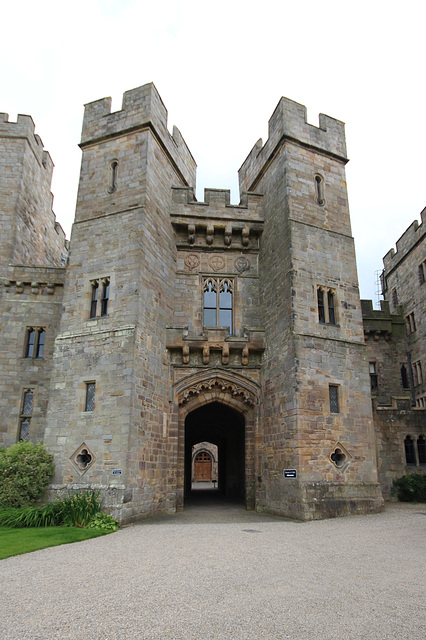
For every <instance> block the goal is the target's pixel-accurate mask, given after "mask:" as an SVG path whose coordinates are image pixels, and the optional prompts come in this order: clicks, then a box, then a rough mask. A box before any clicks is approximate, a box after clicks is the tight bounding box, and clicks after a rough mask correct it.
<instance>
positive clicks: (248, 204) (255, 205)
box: [172, 187, 263, 220]
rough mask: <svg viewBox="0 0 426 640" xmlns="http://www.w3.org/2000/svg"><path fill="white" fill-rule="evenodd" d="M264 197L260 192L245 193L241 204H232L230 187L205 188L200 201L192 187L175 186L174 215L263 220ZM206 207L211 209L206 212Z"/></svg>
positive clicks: (173, 196) (173, 193)
mask: <svg viewBox="0 0 426 640" xmlns="http://www.w3.org/2000/svg"><path fill="white" fill-rule="evenodd" d="M262 198H263V196H262V195H261V194H258V193H243V194H242V195H241V200H240V203H239V204H230V202H231V192H230V190H229V189H204V202H198V201H197V199H196V197H195V195H194V189H193V188H191V187H173V189H172V202H173V208H172V216H176V215H185V214H186V215H191V216H200V217H206V216H207V217H211V216H213V217H216V218H230V219H232V220H235V219H237V218H244V219H250V220H263V217H262ZM206 207H209V208H210V211H209V212H208V213H207V212H206V209H205V208H206Z"/></svg>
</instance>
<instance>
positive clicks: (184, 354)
mask: <svg viewBox="0 0 426 640" xmlns="http://www.w3.org/2000/svg"><path fill="white" fill-rule="evenodd" d="M182 363H183V364H189V346H188V345H187V344H184V345H183V347H182Z"/></svg>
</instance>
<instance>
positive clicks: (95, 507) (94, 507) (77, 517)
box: [58, 490, 102, 527]
mask: <svg viewBox="0 0 426 640" xmlns="http://www.w3.org/2000/svg"><path fill="white" fill-rule="evenodd" d="M58 502H59V504H60V505H61V509H62V522H63V524H65V525H69V526H72V527H85V526H87V525H88V524H89V522H90V521H91V520H92V519H93V518H94V517H95V516H96V514H98V513H99V512H100V511H101V510H102V500H101V499H100V498H99V491H91V490H87V491H80V492H78V493H69V494H68V496H66V497H64V498H61V499H60V500H59V501H58Z"/></svg>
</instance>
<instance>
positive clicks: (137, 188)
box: [0, 84, 426, 522]
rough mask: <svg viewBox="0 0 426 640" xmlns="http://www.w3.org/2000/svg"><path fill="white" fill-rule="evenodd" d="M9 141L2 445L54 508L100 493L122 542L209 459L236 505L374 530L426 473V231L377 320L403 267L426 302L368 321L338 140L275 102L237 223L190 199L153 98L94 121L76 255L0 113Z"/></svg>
mask: <svg viewBox="0 0 426 640" xmlns="http://www.w3.org/2000/svg"><path fill="white" fill-rule="evenodd" d="M0 142H1V145H2V154H1V163H2V164H1V172H2V176H1V180H2V182H1V192H0V198H1V200H0V204H1V210H0V212H1V232H2V233H1V243H0V257H1V272H0V278H1V287H0V313H1V318H2V324H1V331H0V342H1V345H0V347H1V352H0V411H1V423H0V436H1V438H2V441H3V444H4V445H8V444H11V443H13V442H15V441H16V440H17V439H30V440H42V441H43V442H44V443H45V444H46V446H47V448H48V449H49V451H51V452H52V453H53V454H54V457H55V467H56V473H55V478H54V482H53V485H52V487H51V491H52V492H55V491H56V492H57V491H62V490H63V489H65V488H81V487H96V488H100V489H101V490H102V492H103V493H104V495H105V497H106V499H107V504H108V505H109V506H110V508H111V509H112V510H113V512H114V514H115V515H116V516H117V517H119V518H120V519H121V520H122V521H123V522H126V521H132V520H134V519H136V518H140V517H145V516H151V515H156V514H160V513H171V512H174V511H176V510H179V509H182V508H184V504H185V498H186V496H187V495H188V493H189V491H190V490H191V480H192V469H193V467H192V465H193V452H194V447H195V448H196V447H197V446H198V445H199V444H200V443H207V444H210V445H212V446H214V447H216V449H215V451H216V452H217V460H216V464H217V481H218V491H220V492H221V493H222V494H223V495H224V496H228V497H232V498H237V499H240V500H241V501H242V502H243V503H244V504H245V505H246V506H247V508H252V509H257V510H258V511H267V512H270V513H276V514H281V515H285V516H289V517H294V518H298V519H302V520H309V519H314V518H323V517H330V516H337V515H344V514H348V513H369V512H374V511H377V510H380V509H381V508H382V506H383V492H384V494H385V495H386V494H387V492H388V491H389V485H390V483H391V480H392V477H395V475H401V474H402V473H404V472H406V470H407V468H409V467H411V468H412V467H413V462H412V460H414V463H415V464H414V466H415V467H416V468H418V469H422V468H424V467H423V466H422V465H425V463H426V460H425V459H424V437H425V431H426V429H425V426H424V416H425V410H424V404H422V402H423V400H424V397H425V395H426V389H425V386H424V384H423V378H422V371H421V365H422V361H423V363H424V357H425V353H424V349H425V347H424V344H425V341H424V331H425V330H424V322H423V324H422V321H424V309H425V302H424V301H425V287H426V285H424V286H422V284H423V282H424V278H423V281H422V282H421V283H420V267H421V268H422V269H424V272H423V274H424V275H426V264H425V262H424V260H425V254H424V243H423V240H424V235H425V234H424V224H423V223H422V224H421V225H420V226H419V225H417V226H416V228H415V229H414V228H413V230H412V234H411V236H413V235H414V236H415V237H414V240H413V238H412V237H411V236H410V238H406V240H404V243H403V244H404V246H402V245H401V247H398V251H397V252H396V253H395V252H393V255H392V256H391V255H389V256H388V258H387V262H386V259H385V271H384V275H383V290H384V294H385V298H386V300H388V299H389V295H390V296H392V295H394V294H393V290H394V289H397V288H398V286H399V285H398V283H396V284H395V282H394V280H395V273H399V274H400V276H399V277H400V278H401V277H402V275H403V271H404V270H406V266H407V265H408V264H411V263H412V264H413V265H414V264H415V266H416V277H417V280H416V283H417V284H413V285H412V286H413V287H414V288H415V289H416V295H415V296H414V298H412V297H407V291H408V290H407V285H406V284H404V286H403V287H402V288H401V290H400V294H399V295H400V300H399V301H398V304H397V306H395V308H392V309H390V307H389V303H384V304H385V306H384V307H382V311H381V312H376V311H373V310H372V307H371V308H370V307H369V306H368V303H367V304H364V307H362V306H361V301H360V297H359V290H358V279H357V271H356V260H355V251H354V243H353V238H352V235H351V226H350V218H349V207H348V197H347V190H346V180H345V164H346V162H347V155H346V142H345V134H344V125H343V123H342V122H340V121H338V120H335V119H333V118H330V117H328V116H324V115H320V119H319V127H315V126H312V125H310V124H307V122H306V110H305V108H304V107H303V106H302V105H300V104H297V103H295V102H292V101H291V100H288V99H286V98H282V99H281V100H280V101H279V103H278V105H277V107H276V109H275V111H274V113H273V115H272V117H271V119H270V121H269V137H268V140H267V141H266V142H265V143H264V144H263V143H262V141H258V142H257V143H256V145H255V146H254V147H253V149H252V151H251V152H250V154H249V155H248V157H247V158H246V160H245V161H244V162H243V164H242V166H241V168H240V170H239V183H240V194H241V199H240V203H239V204H238V205H231V204H230V194H229V191H226V190H219V189H206V190H205V195H204V202H198V201H197V199H196V197H195V180H196V164H195V161H194V158H193V157H192V155H191V152H190V151H189V149H188V147H187V145H186V143H185V141H184V139H183V137H182V135H181V134H180V132H179V130H178V129H177V128H174V129H173V133H172V134H170V133H169V131H168V129H167V111H166V109H165V107H164V104H163V103H162V101H161V98H160V96H159V94H158V92H157V90H156V88H155V86H154V85H153V84H148V85H145V86H142V87H139V88H137V89H134V90H132V91H128V92H126V93H125V94H124V97H123V105H122V109H121V110H120V111H117V112H115V113H111V102H110V99H102V100H98V101H96V102H93V103H90V104H88V105H86V107H85V113H84V121H83V128H82V137H81V142H80V147H81V150H82V164H81V174H80V182H79V188H78V197H77V206H76V214H75V221H74V225H73V229H72V234H71V240H70V242H69V243H68V241H66V240H65V236H64V234H63V232H62V229H61V227H60V225H59V224H58V223H57V222H56V221H55V217H54V214H53V212H52V208H51V194H50V181H51V174H52V168H53V165H52V162H51V159H50V157H49V155H48V153H47V152H46V151H45V150H44V149H43V145H42V142H41V140H40V138H39V137H38V136H37V135H35V134H34V124H33V122H32V120H31V118H30V117H29V116H19V117H18V121H17V122H16V123H11V122H9V121H8V117H7V114H0ZM413 242H414V244H413ZM421 251H423V254H422V255H421V253H420V252H421ZM407 255H408V256H409V257H407ZM404 256H405V257H404ZM410 256H411V257H410ZM422 256H423V257H422ZM417 263H418V264H417ZM404 274H405V271H404ZM407 274H408V275H406V276H404V277H406V278H407V279H409V274H410V272H409V269H408V270H407ZM419 283H420V284H419ZM389 291H390V292H391V293H390V294H389V295H388V292H389ZM404 296H406V301H405V302H404ZM413 300H415V309H414V308H413V309H411V307H410V305H411V306H412V305H413V304H414V302H413ZM394 302H395V301H394ZM386 304H388V306H387V307H386ZM395 305H396V302H395ZM363 313H364V318H363ZM380 313H381V314H382V316H380V317H379V316H378V315H377V314H380ZM404 317H405V320H404ZM415 322H417V325H415V324H414V323H415ZM401 323H403V324H402V325H401ZM414 326H415V327H416V328H414ZM407 331H410V333H409V335H408V337H407V335H406V332H407ZM410 336H411V338H410ZM413 336H414V337H413ZM366 338H367V339H366ZM407 340H409V341H410V345H411V347H410V350H408V349H407ZM414 343H415V348H414V347H413V345H414ZM408 352H410V354H412V353H414V357H415V361H412V356H411V355H410V357H408ZM395 357H396V358H397V362H396V364H395V365H394V366H393V365H392V367H390V368H388V363H389V362H391V361H393V360H392V358H393V359H394V358H395ZM373 365H374V367H373ZM413 367H414V369H413ZM404 368H405V372H406V374H407V376H408V378H407V379H409V383H408V386H406V385H405V382H406V379H405V378H402V377H401V376H402V375H403V372H404ZM412 371H415V372H416V374H415V375H416V380H415V382H416V384H415V385H414V379H413V378H412ZM410 376H411V377H410ZM381 390H383V394H382V396H381V395H380V392H381ZM372 394H373V400H374V402H375V403H376V404H374V403H373V404H372ZM385 395H386V398H385V397H384V396H385ZM391 396H392V397H393V398H394V399H393V400H391ZM413 402H414V405H416V403H417V407H416V406H413ZM392 403H393V404H392ZM398 403H399V404H398ZM401 403H402V404H401ZM404 403H405V404H404ZM402 406H404V407H405V409H404V410H402V409H401V407H402ZM386 412H387V413H386ZM390 414H392V421H391V423H392V429H393V431H392V433H391V435H389V434H390V430H389V424H390V423H389V420H388V418H387V417H386V416H388V417H389V416H390ZM395 416H396V417H395ZM395 419H396V422H395ZM395 425H396V426H395ZM407 429H409V433H408V432H407V433H405V431H406V430H407ZM407 437H410V438H411V440H412V445H413V446H412V447H411V444H410V442H411V441H410V442H409V441H407ZM422 438H423V440H422ZM407 443H408V444H407ZM407 447H408V449H409V448H410V447H411V448H414V449H413V450H414V454H413V455H414V458H413V457H410V456H408V458H407V450H408V449H407ZM199 449H200V450H201V449H202V448H199ZM202 450H203V451H207V453H208V449H206V447H204V449H202ZM210 451H212V449H210ZM206 455H207V454H206ZM209 455H210V454H209ZM206 459H207V458H206ZM409 460H410V462H409Z"/></svg>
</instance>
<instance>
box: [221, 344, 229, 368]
mask: <svg viewBox="0 0 426 640" xmlns="http://www.w3.org/2000/svg"><path fill="white" fill-rule="evenodd" d="M228 362H229V344H226V342H225V344H224V345H223V347H222V364H228Z"/></svg>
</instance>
